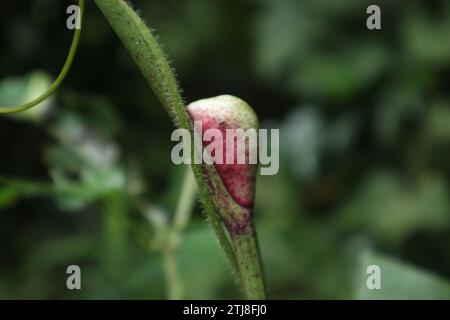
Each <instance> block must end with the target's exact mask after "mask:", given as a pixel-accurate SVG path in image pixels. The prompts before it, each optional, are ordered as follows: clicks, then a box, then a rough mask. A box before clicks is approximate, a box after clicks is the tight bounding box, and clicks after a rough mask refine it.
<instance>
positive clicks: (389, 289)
mask: <svg viewBox="0 0 450 320" xmlns="http://www.w3.org/2000/svg"><path fill="white" fill-rule="evenodd" d="M370 265H377V266H379V267H380V271H381V289H379V290H377V289H372V290H370V289H368V288H367V284H366V281H367V278H368V277H369V276H370V274H368V273H367V267H368V266H370ZM355 284H356V288H355V289H356V298H357V299H370V300H372V299H388V300H397V299H402V300H403V299H408V300H409V299H414V300H415V299H426V300H428V299H430V300H431V299H445V300H447V299H450V282H448V281H445V280H444V279H441V278H439V277H437V276H436V275H434V274H431V273H427V272H426V271H422V270H419V269H417V268H415V267H413V266H410V265H407V264H405V263H402V262H400V261H397V260H395V259H392V258H389V257H385V256H383V255H378V254H374V253H371V252H369V251H367V252H364V253H363V254H362V255H361V259H360V262H359V267H358V271H357V274H356V281H355Z"/></svg>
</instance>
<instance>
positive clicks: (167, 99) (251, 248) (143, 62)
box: [95, 0, 264, 299]
mask: <svg viewBox="0 0 450 320" xmlns="http://www.w3.org/2000/svg"><path fill="white" fill-rule="evenodd" d="M95 2H96V4H97V6H98V7H99V8H100V10H101V11H102V12H103V14H104V16H105V17H106V19H107V20H108V22H109V23H110V25H111V26H112V28H113V29H114V31H115V32H116V34H117V35H118V37H119V39H120V40H121V41H122V43H123V45H124V46H125V48H126V49H127V50H128V52H129V53H130V55H131V57H132V58H133V60H134V61H135V63H136V65H137V66H138V67H139V69H140V70H141V72H142V74H143V75H144V77H145V79H146V80H147V82H148V83H149V84H150V86H151V87H152V89H153V91H154V92H155V94H156V95H157V97H158V98H159V100H160V102H161V103H162V105H163V106H164V107H165V109H166V110H167V112H168V113H169V115H170V117H171V119H172V120H173V122H174V124H175V126H178V127H180V128H184V129H188V130H189V132H190V133H191V139H193V140H192V141H191V157H192V159H193V158H194V152H195V143H194V137H195V133H194V130H193V126H192V122H191V121H190V118H189V115H188V113H187V110H186V107H185V104H184V102H183V99H182V97H181V93H180V89H179V87H178V84H177V82H176V79H175V76H174V73H173V70H172V69H171V67H170V65H169V63H168V61H167V59H166V57H165V56H164V53H163V51H162V49H161V47H160V46H159V45H158V43H157V41H156V39H155V37H154V36H153V35H152V33H151V31H150V29H149V28H148V27H147V26H146V25H145V23H144V22H143V21H142V19H141V18H140V17H139V16H138V15H137V14H136V12H135V11H134V10H133V9H132V8H131V7H130V6H129V5H128V4H127V2H125V1H124V0H95ZM203 170H204V168H203V167H202V166H201V165H199V164H192V171H193V173H194V177H195V180H196V182H197V187H198V191H199V197H200V200H201V201H202V204H203V206H204V212H205V214H206V217H207V219H208V221H209V223H210V225H211V227H212V228H213V230H214V232H215V234H216V237H217V239H218V241H219V244H220V246H221V247H222V249H223V251H224V253H225V256H226V258H227V260H228V262H229V263H230V266H231V267H232V271H233V275H234V276H235V278H237V279H239V281H240V283H241V284H242V286H243V290H244V291H245V294H246V296H247V297H248V298H254V299H256V298H264V287H263V280H262V271H261V267H260V265H261V263H260V259H259V252H258V249H257V244H256V234H255V233H254V231H253V227H252V230H251V231H248V232H247V233H246V234H245V235H244V234H242V235H241V236H239V237H237V238H236V237H234V238H233V239H231V240H230V237H229V236H228V235H227V233H226V232H225V230H224V225H223V221H222V218H221V217H220V215H219V214H218V211H217V210H218V208H216V207H215V205H214V200H213V198H212V196H211V194H210V192H209V189H208V186H207V181H206V179H205V176H204V171H203ZM245 254H250V255H251V256H249V257H248V258H244V257H243V255H245ZM237 255H240V258H239V262H238V259H237ZM249 259H256V260H254V261H249ZM169 262H170V261H169ZM246 264H249V265H248V266H247V265H246ZM255 277H259V278H260V279H259V280H258V281H256V280H255Z"/></svg>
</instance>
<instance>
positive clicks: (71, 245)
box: [0, 0, 450, 299]
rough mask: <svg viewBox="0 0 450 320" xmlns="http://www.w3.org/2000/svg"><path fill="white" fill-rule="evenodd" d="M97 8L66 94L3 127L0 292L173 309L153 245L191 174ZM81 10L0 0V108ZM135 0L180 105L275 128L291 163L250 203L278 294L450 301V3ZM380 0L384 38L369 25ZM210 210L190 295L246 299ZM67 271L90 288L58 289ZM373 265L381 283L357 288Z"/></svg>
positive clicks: (62, 51) (193, 244) (35, 87)
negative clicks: (200, 105) (228, 102)
mask: <svg viewBox="0 0 450 320" xmlns="http://www.w3.org/2000/svg"><path fill="white" fill-rule="evenodd" d="M87 2H88V5H87V8H86V9H87V10H86V18H85V24H84V26H83V33H82V39H81V43H80V47H79V51H78V55H77V57H76V60H75V63H74V65H73V67H72V70H71V72H70V74H69V76H68V78H67V80H66V81H65V82H64V84H63V86H62V88H61V89H60V90H59V91H58V94H57V95H56V96H55V97H54V98H53V99H52V100H51V101H50V102H48V103H46V105H44V106H39V107H38V108H36V109H34V110H32V111H30V112H28V113H27V114H23V115H19V116H1V117H0V298H7V299H10V298H70V299H72V298H73V299H81V298H127V299H128V298H138V299H153V298H159V299H164V298H166V289H165V278H164V273H163V269H162V261H161V252H160V241H158V239H159V238H158V237H159V236H160V232H161V228H163V225H164V223H165V222H164V221H167V220H170V216H171V215H172V214H173V211H174V208H175V206H176V202H177V197H178V193H179V188H180V184H181V180H182V177H183V170H182V168H179V167H175V166H174V165H172V163H171V161H170V151H171V147H172V146H173V143H171V142H170V134H171V132H172V129H173V127H172V124H171V122H170V121H169V119H168V117H167V115H166V114H165V112H164V110H163V108H162V107H161V106H160V104H159V103H158V101H157V100H156V98H155V96H154V94H153V93H152V91H151V89H150V88H149V87H148V85H147V83H146V82H145V80H144V78H143V77H142V75H141V74H140V73H139V71H138V69H137V68H136V66H135V65H134V64H133V62H132V60H131V59H130V58H129V56H128V54H127V52H126V51H125V50H124V49H123V47H122V45H121V43H120V42H119V40H118V39H117V38H116V36H115V34H114V33H113V31H112V29H111V28H110V27H109V26H108V24H107V22H106V20H105V19H104V17H103V16H102V15H101V13H100V12H99V10H98V8H96V6H95V4H94V3H93V2H91V1H87ZM72 3H73V2H71V1H58V0H33V1H24V0H21V1H2V3H1V5H0V26H1V27H0V78H1V79H2V80H1V82H0V102H1V104H13V103H18V102H20V101H23V100H26V99H29V98H32V97H33V94H34V96H35V95H37V94H39V93H40V92H42V91H44V89H45V86H46V85H48V82H49V81H50V80H51V78H52V77H53V76H55V75H56V74H57V73H58V72H59V69H60V68H61V67H62V64H63V62H64V59H65V56H66V54H67V51H68V48H69V45H70V41H71V37H72V32H71V31H68V30H67V29H66V28H65V19H66V17H67V15H66V14H65V9H66V7H67V6H68V5H69V4H72ZM133 3H134V4H135V7H136V8H139V9H140V11H141V14H142V16H143V17H144V18H145V20H146V21H147V23H148V24H149V26H151V27H152V28H154V29H155V30H156V34H157V35H158V36H159V39H160V42H161V43H162V44H163V45H164V49H165V51H166V53H167V55H168V57H169V59H170V60H171V62H172V65H173V67H174V68H175V70H176V72H177V74H178V78H179V82H180V84H181V86H182V87H183V89H184V98H185V100H186V101H187V102H191V101H194V100H197V99H200V98H206V97H211V96H215V95H219V94H233V95H236V96H239V97H241V98H242V99H244V100H246V101H247V102H248V103H249V104H250V105H251V106H252V107H253V108H254V109H255V111H256V112H257V114H258V115H259V117H260V120H261V125H262V127H265V128H280V130H281V131H280V132H281V141H280V143H281V159H280V171H279V173H278V174H277V175H275V176H260V177H258V184H257V196H256V224H257V228H258V232H259V238H260V245H261V249H262V254H263V259H264V262H265V268H266V275H267V284H268V291H269V297H271V298H276V299H284V298H287V299H304V298H308V299H318V298H330V299H336V298H341V299H350V298H449V297H450V290H449V285H448V280H449V279H450V197H449V184H448V182H449V173H450V166H449V163H450V161H449V155H450V154H449V150H450V149H449V146H450V95H449V85H450V83H449V77H450V3H449V2H448V1H445V0H434V1H429V0H428V1H425V0H424V1H410V0H400V1H365V0H345V1H343V0H321V1H313V0H304V1H301V0H277V1H275V0H245V1H243V0H239V1H238V0H236V1H230V0H220V1H218V0H216V1H211V0H189V1H179V0H165V1H156V0H155V1H144V0H141V1H133ZM369 4H378V5H379V6H380V7H381V10H382V30H379V31H369V30H367V28H366V25H365V24H366V17H367V15H366V13H365V12H366V8H367V6H368V5H369ZM143 206H145V208H147V210H142V207H143ZM144 211H145V212H146V213H149V212H150V213H151V215H152V216H154V217H159V218H161V219H160V220H158V221H160V224H158V223H156V224H155V222H151V221H150V220H148V219H147V218H146V216H145V214H143V213H145V212H144ZM200 212H201V208H200V206H199V205H197V206H196V208H195V210H194V213H193V218H192V220H191V221H190V223H189V225H188V228H187V229H186V230H185V232H184V233H183V234H182V236H181V238H180V247H179V250H178V251H177V258H178V263H179V268H180V272H181V278H182V281H183V286H184V296H183V297H185V298H192V299H197V298H208V299H216V298H217V299H218V298H239V297H240V295H239V293H238V291H237V289H236V288H235V286H234V285H233V283H232V280H231V278H230V275H229V268H228V267H227V266H226V264H225V262H224V258H223V256H222V254H221V253H220V250H219V246H218V245H217V243H216V241H215V240H214V238H213V235H212V232H211V230H210V229H209V227H208V226H207V224H206V222H205V221H204V220H203V218H202V217H201V214H200ZM71 264H77V265H79V266H80V267H81V269H82V290H81V291H69V290H67V289H66V286H65V281H66V276H67V275H66V273H65V270H66V267H67V266H68V265H71ZM369 264H378V265H380V266H381V268H382V288H383V289H382V290H380V291H376V292H375V291H368V290H366V289H365V288H366V287H365V279H366V277H367V275H366V273H365V270H366V267H367V266H368V265H369ZM408 264H409V265H411V266H408ZM433 274H434V275H433Z"/></svg>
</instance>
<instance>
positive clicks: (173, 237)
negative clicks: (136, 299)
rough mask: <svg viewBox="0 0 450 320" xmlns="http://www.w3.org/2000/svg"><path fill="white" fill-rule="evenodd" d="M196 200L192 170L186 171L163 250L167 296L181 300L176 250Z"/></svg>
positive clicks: (180, 282)
mask: <svg viewBox="0 0 450 320" xmlns="http://www.w3.org/2000/svg"><path fill="white" fill-rule="evenodd" d="M194 200H195V180H194V176H193V175H192V172H191V170H189V169H188V170H186V174H185V177H184V180H183V186H182V187H181V193H180V199H179V200H178V205H177V209H176V210H175V216H174V219H173V222H172V224H171V226H170V228H169V231H168V236H167V242H166V246H165V248H164V249H163V268H164V272H165V274H166V279H167V296H168V298H169V299H170V300H180V299H181V298H182V296H183V286H182V280H181V277H180V274H179V271H178V266H177V259H176V249H177V246H178V241H179V237H180V234H181V232H182V231H183V230H184V228H185V227H186V225H187V223H188V221H189V218H190V215H191V212H192V208H193V206H194Z"/></svg>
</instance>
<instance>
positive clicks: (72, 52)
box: [0, 0, 84, 114]
mask: <svg viewBox="0 0 450 320" xmlns="http://www.w3.org/2000/svg"><path fill="white" fill-rule="evenodd" d="M78 6H79V8H80V12H79V17H78V19H80V28H76V29H75V32H74V35H73V39H72V44H71V45H70V50H69V54H68V55H67V58H66V61H65V62H64V66H63V68H62V69H61V72H60V73H59V75H58V77H57V78H56V79H55V81H54V82H53V83H52V85H51V86H50V87H49V88H48V89H47V91H45V92H44V93H42V94H41V95H40V96H39V97H37V98H35V99H33V100H31V101H29V102H27V103H24V104H21V105H18V106H12V107H4V106H0V114H8V113H18V112H22V111H25V110H28V109H30V108H32V107H34V106H36V105H38V104H39V103H41V102H42V101H44V100H45V99H47V98H48V97H50V96H51V95H53V94H54V93H55V91H56V90H57V89H58V87H59V86H60V85H61V83H62V82H63V80H64V78H65V77H66V75H67V73H68V72H69V70H70V67H71V65H72V62H73V58H74V57H75V54H76V51H77V47H78V42H79V40H80V34H81V23H82V21H83V12H84V0H79V1H78Z"/></svg>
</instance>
